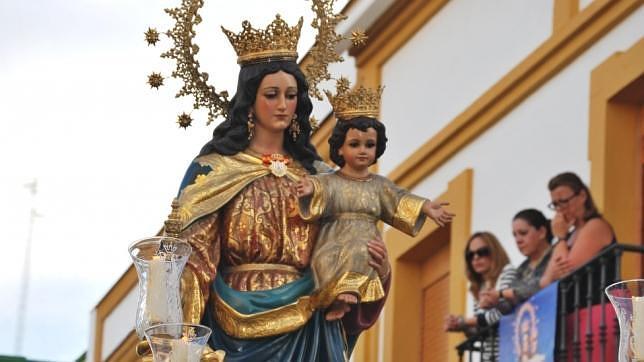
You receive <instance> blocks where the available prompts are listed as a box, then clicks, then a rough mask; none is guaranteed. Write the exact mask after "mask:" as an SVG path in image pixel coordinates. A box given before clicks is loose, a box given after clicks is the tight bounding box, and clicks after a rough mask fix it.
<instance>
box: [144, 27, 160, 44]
mask: <svg viewBox="0 0 644 362" xmlns="http://www.w3.org/2000/svg"><path fill="white" fill-rule="evenodd" d="M145 41H147V42H148V46H150V45H156V44H157V42H158V41H159V32H158V31H157V30H156V29H155V28H148V31H146V32H145Z"/></svg>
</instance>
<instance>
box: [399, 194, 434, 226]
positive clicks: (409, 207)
mask: <svg viewBox="0 0 644 362" xmlns="http://www.w3.org/2000/svg"><path fill="white" fill-rule="evenodd" d="M425 201H427V199H425V198H422V197H420V196H416V195H414V194H406V195H403V196H402V198H401V199H400V201H399V202H398V207H397V208H396V212H395V214H394V218H393V223H392V225H391V226H393V227H395V228H396V229H398V230H400V231H402V232H404V233H405V234H407V235H411V236H416V234H418V232H419V231H420V229H421V228H422V227H423V224H424V223H425V218H424V217H419V215H422V208H423V204H424V203H425Z"/></svg>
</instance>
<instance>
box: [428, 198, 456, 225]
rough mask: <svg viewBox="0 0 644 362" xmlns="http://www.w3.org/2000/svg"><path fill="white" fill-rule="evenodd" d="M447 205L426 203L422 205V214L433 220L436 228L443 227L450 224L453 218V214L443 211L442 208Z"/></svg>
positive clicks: (447, 203) (444, 203)
mask: <svg viewBox="0 0 644 362" xmlns="http://www.w3.org/2000/svg"><path fill="white" fill-rule="evenodd" d="M447 205H449V202H442V201H441V202H435V201H427V202H425V204H424V205H423V212H424V213H425V215H427V217H429V218H430V219H432V220H434V222H435V223H436V224H438V226H445V225H446V224H448V223H450V222H451V221H452V219H453V218H454V216H455V215H454V214H453V213H451V212H449V211H447V210H445V208H444V206H447Z"/></svg>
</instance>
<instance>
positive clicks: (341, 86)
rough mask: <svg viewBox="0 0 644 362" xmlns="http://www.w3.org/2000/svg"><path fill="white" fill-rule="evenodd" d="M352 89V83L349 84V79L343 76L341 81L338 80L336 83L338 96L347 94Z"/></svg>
mask: <svg viewBox="0 0 644 362" xmlns="http://www.w3.org/2000/svg"><path fill="white" fill-rule="evenodd" d="M350 88H351V82H349V79H348V78H346V77H344V76H342V77H340V79H338V80H337V83H336V89H337V90H338V94H341V93H345V92H347V91H348V90H349V89H350Z"/></svg>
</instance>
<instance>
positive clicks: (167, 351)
mask: <svg viewBox="0 0 644 362" xmlns="http://www.w3.org/2000/svg"><path fill="white" fill-rule="evenodd" d="M210 333H211V330H210V328H208V327H206V326H202V325H198V324H186V323H167V324H158V325H155V326H152V327H149V328H148V329H146V330H145V338H147V340H148V343H149V344H150V348H151V349H152V358H153V360H154V362H199V361H201V354H202V353H203V349H204V347H205V346H206V343H208V337H210Z"/></svg>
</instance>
